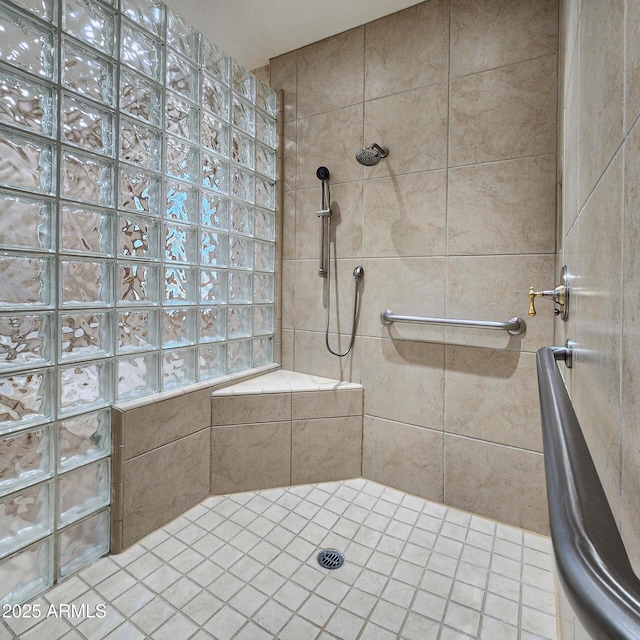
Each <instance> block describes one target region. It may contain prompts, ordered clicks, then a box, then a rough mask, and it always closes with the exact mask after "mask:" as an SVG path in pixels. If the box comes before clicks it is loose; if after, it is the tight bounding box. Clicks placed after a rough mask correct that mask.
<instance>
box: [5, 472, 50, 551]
mask: <svg viewBox="0 0 640 640" xmlns="http://www.w3.org/2000/svg"><path fill="white" fill-rule="evenodd" d="M52 488H53V483H51V482H44V483H43V484H40V485H37V486H35V487H31V488H29V489H25V490H24V491H22V492H21V493H18V494H13V495H12V496H10V497H8V498H2V499H0V556H6V555H8V554H10V553H12V552H13V551H17V550H18V549H19V548H20V547H24V546H26V545H28V544H31V543H32V542H35V541H36V540H38V539H39V538H43V537H44V536H46V535H48V534H50V533H52V532H53V509H51V508H50V502H51V493H52Z"/></svg>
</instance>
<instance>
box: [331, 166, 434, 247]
mask: <svg viewBox="0 0 640 640" xmlns="http://www.w3.org/2000/svg"><path fill="white" fill-rule="evenodd" d="M362 211H363V216H362V239H363V242H362V251H363V255H365V256H369V257H375V258H379V257H396V256H430V255H434V256H441V255H444V253H445V244H446V220H447V178H446V172H445V171H427V172H425V173H412V174H408V175H403V176H394V177H391V178H380V179H377V180H367V181H365V182H364V193H363V206H362ZM338 232H339V229H337V230H336V233H338Z"/></svg>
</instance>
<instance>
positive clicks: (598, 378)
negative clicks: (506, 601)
mask: <svg viewBox="0 0 640 640" xmlns="http://www.w3.org/2000/svg"><path fill="white" fill-rule="evenodd" d="M639 29H640V3H639V2H637V1H636V0H627V1H625V0H564V1H563V5H562V11H561V29H560V34H561V52H562V57H561V59H562V61H563V62H562V74H561V75H562V77H563V78H564V80H563V83H562V86H561V87H560V94H559V95H560V101H561V111H562V112H563V113H564V120H563V122H562V123H561V128H560V130H561V132H562V136H561V137H560V138H559V140H558V142H559V147H558V149H559V154H560V157H561V159H562V163H561V167H562V175H563V185H562V192H563V199H562V207H561V212H562V224H561V226H560V228H561V240H562V242H561V246H560V247H559V257H558V259H559V261H562V262H563V263H566V264H567V265H568V266H569V267H570V269H571V271H572V273H573V276H574V289H573V301H572V307H573V308H572V311H571V317H570V319H569V322H568V323H567V324H565V325H563V324H562V323H561V325H560V330H559V332H558V342H562V341H564V340H565V339H566V338H572V339H573V340H575V341H576V343H577V351H576V355H575V358H574V362H575V364H574V367H573V369H572V370H571V372H570V375H568V376H567V377H566V379H567V382H568V386H569V389H570V392H571V397H572V401H573V403H574V406H575V408H576V413H577V415H578V418H579V420H580V423H581V426H582V428H583V431H584V433H585V437H586V439H587V443H588V445H589V448H590V450H591V454H592V456H593V458H594V461H595V464H596V467H597V469H598V473H599V475H600V478H601V480H602V483H603V486H604V488H605V491H606V493H607V497H608V499H609V503H610V505H611V508H612V511H613V513H614V515H615V517H616V519H617V520H618V523H619V526H620V529H621V531H622V537H623V539H624V542H625V545H626V547H627V551H628V553H629V556H630V558H631V561H632V563H633V564H634V567H635V569H636V572H640V499H639V498H638V496H640V475H639V474H638V467H639V466H640V437H639V435H638V416H639V412H638V397H640V368H639V365H640V358H639V357H638V353H640V333H639V332H638V319H639V317H640V304H639V303H638V290H639V288H640V259H639V258H638V242H639V241H640V215H639V211H640V195H639V194H640V178H639V175H640V174H639V172H638V167H640V125H639V124H638V116H639V115H640V99H639V97H640V92H639V91H638V86H639V84H638V77H639V76H638V73H639V71H638V70H639V69H640V47H639V45H638V42H639V39H638V32H639ZM560 609H561V615H562V620H563V632H564V633H563V638H564V640H573V639H574V637H575V638H576V639H577V638H583V637H586V634H585V633H584V632H583V631H582V630H581V627H580V625H579V624H578V623H577V622H575V628H574V621H573V619H572V616H571V614H570V610H569V606H568V604H567V602H566V600H561V603H560Z"/></svg>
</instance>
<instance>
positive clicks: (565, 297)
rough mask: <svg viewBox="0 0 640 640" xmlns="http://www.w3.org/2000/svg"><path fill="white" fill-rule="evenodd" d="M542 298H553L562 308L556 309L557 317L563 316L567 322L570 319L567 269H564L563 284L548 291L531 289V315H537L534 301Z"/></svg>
mask: <svg viewBox="0 0 640 640" xmlns="http://www.w3.org/2000/svg"><path fill="white" fill-rule="evenodd" d="M538 296H540V297H541V298H551V300H553V301H554V302H555V304H557V305H559V306H560V308H561V309H560V310H558V309H555V312H556V315H560V314H561V315H562V319H563V320H564V321H565V322H566V321H567V318H568V317H569V273H568V270H567V267H566V266H565V267H562V277H561V284H559V285H558V286H557V287H555V288H553V289H550V290H548V291H536V290H535V289H534V288H533V287H531V288H530V289H529V315H530V316H531V317H533V316H535V315H536V307H535V303H534V300H535V299H536V298H537V297H538Z"/></svg>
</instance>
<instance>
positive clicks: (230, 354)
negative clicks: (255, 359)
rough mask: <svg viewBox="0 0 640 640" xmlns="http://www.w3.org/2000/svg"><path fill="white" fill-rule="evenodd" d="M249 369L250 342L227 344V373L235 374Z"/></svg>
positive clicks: (237, 341) (236, 341) (240, 341)
mask: <svg viewBox="0 0 640 640" xmlns="http://www.w3.org/2000/svg"><path fill="white" fill-rule="evenodd" d="M249 367H251V342H250V341H249V340H234V341H233V342H229V343H227V372H228V373H236V372H238V371H244V370H246V369H249Z"/></svg>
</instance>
